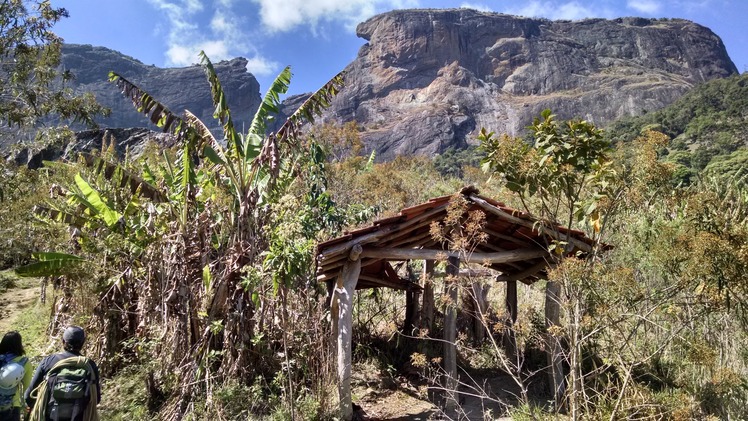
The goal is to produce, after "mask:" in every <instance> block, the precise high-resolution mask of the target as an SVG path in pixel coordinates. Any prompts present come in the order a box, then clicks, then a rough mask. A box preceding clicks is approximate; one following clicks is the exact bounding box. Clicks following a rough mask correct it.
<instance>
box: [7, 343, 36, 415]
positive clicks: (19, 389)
mask: <svg viewBox="0 0 748 421" xmlns="http://www.w3.org/2000/svg"><path fill="white" fill-rule="evenodd" d="M31 373H32V370H31V363H30V362H29V359H28V358H26V350H25V349H23V341H22V339H21V334H20V333H18V332H16V331H11V332H8V333H6V334H5V335H4V336H3V339H2V340H0V421H21V408H24V409H25V407H26V405H25V404H22V400H21V395H22V394H23V392H24V390H25V389H28V387H29V384H30V383H31ZM21 405H23V406H21Z"/></svg>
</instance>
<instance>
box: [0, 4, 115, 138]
mask: <svg viewBox="0 0 748 421" xmlns="http://www.w3.org/2000/svg"><path fill="white" fill-rule="evenodd" d="M67 16H68V13H67V11H66V10H65V9H63V8H55V7H52V5H51V4H50V2H49V0H3V1H2V2H0V119H2V130H3V132H8V131H9V130H10V129H13V128H18V127H32V126H34V125H36V124H37V123H39V122H41V121H49V119H50V118H62V119H66V120H67V119H72V120H74V121H78V122H82V123H85V124H87V125H94V124H95V123H94V120H93V118H94V116H95V115H97V114H100V113H103V112H104V111H105V110H104V109H103V108H102V107H101V106H100V105H98V104H97V103H96V101H95V98H94V97H93V95H91V94H84V95H79V96H76V95H73V93H72V91H71V90H70V89H69V88H68V87H67V86H66V82H68V81H69V80H70V79H71V78H72V77H73V75H72V74H70V73H69V72H61V71H60V70H59V66H60V51H61V47H62V39H61V38H60V37H58V36H57V35H55V34H54V33H53V32H52V27H53V26H54V25H55V24H56V23H57V22H59V21H60V19H62V18H65V17H67ZM0 135H2V133H0Z"/></svg>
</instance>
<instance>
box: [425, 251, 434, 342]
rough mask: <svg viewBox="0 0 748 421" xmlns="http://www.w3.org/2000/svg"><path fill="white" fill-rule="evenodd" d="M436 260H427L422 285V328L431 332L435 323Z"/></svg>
mask: <svg viewBox="0 0 748 421" xmlns="http://www.w3.org/2000/svg"><path fill="white" fill-rule="evenodd" d="M433 274H434V261H433V260H426V261H425V262H424V265H423V275H422V276H421V287H422V288H423V300H422V302H423V304H422V305H421V328H423V329H426V330H427V331H428V332H431V330H432V329H433V327H434V326H433V323H434V307H436V304H435V301H434V282H433Z"/></svg>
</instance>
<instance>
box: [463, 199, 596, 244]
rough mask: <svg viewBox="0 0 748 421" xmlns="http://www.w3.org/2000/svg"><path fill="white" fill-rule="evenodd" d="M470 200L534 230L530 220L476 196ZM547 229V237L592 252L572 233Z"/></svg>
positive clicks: (493, 212)
mask: <svg viewBox="0 0 748 421" xmlns="http://www.w3.org/2000/svg"><path fill="white" fill-rule="evenodd" d="M470 199H471V200H472V201H473V202H475V204H477V205H478V206H480V207H481V208H482V209H484V210H486V211H487V212H489V213H491V214H492V215H495V216H497V217H499V218H501V219H503V220H505V221H508V222H511V223H513V224H517V225H521V226H523V227H526V228H530V229H533V225H534V222H533V221H528V220H525V219H522V218H518V217H516V216H514V215H510V214H508V213H506V212H504V211H502V210H501V209H499V208H497V207H495V206H492V205H491V204H489V203H488V202H486V201H485V200H483V199H481V198H480V197H478V196H476V195H471V196H470ZM546 228H549V229H547V230H546V231H545V232H544V234H545V235H548V236H549V237H551V238H553V239H555V240H558V241H567V242H568V243H569V244H571V245H573V246H574V247H576V248H578V249H579V250H582V251H584V252H587V253H589V252H591V251H592V246H590V245H589V244H587V243H585V242H584V241H580V240H578V239H577V238H574V237H573V236H572V235H571V232H570V233H569V235H562V234H561V232H559V231H558V229H557V228H556V229H550V227H546Z"/></svg>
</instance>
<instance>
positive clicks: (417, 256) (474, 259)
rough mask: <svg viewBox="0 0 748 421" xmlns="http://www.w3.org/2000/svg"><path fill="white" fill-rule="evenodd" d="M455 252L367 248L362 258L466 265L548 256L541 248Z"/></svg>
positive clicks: (509, 261) (517, 260) (508, 261)
mask: <svg viewBox="0 0 748 421" xmlns="http://www.w3.org/2000/svg"><path fill="white" fill-rule="evenodd" d="M461 254H462V253H459V252H454V251H442V250H431V249H406V248H373V247H365V248H364V251H363V253H361V257H365V258H374V259H386V260H421V259H423V260H443V259H444V258H448V257H459V258H462V259H464V261H465V262H466V263H479V264H480V263H511V262H519V261H522V260H530V259H537V258H538V257H543V256H547V255H548V251H547V250H545V249H539V248H529V249H519V250H510V251H503V252H496V253H471V254H468V255H466V256H462V255H461Z"/></svg>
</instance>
